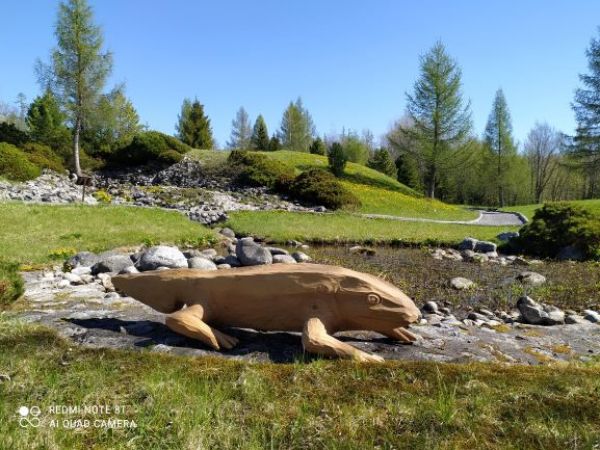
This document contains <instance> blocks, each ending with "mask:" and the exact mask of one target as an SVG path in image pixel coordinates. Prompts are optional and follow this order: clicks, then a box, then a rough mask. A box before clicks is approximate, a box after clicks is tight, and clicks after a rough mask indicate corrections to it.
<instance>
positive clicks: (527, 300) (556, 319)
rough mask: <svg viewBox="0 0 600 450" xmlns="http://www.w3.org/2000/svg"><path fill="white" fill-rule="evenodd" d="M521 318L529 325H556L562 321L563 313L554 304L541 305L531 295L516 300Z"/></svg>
mask: <svg viewBox="0 0 600 450" xmlns="http://www.w3.org/2000/svg"><path fill="white" fill-rule="evenodd" d="M517 308H519V311H520V312H521V318H522V319H523V321H524V322H525V323H529V324H531V325H557V324H559V323H564V320H565V313H564V312H563V311H561V310H560V309H558V308H556V307H554V306H548V305H546V306H543V305H540V304H539V303H538V302H536V301H535V300H533V299H532V298H531V297H525V296H524V297H521V298H520V299H519V300H518V301H517Z"/></svg>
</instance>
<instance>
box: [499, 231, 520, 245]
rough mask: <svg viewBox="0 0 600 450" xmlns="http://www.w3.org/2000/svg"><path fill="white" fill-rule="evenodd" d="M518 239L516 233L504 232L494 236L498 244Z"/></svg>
mask: <svg viewBox="0 0 600 450" xmlns="http://www.w3.org/2000/svg"><path fill="white" fill-rule="evenodd" d="M518 237H519V232H518V231H505V232H503V233H500V234H499V235H498V236H496V238H497V239H498V240H499V241H500V242H508V241H510V240H511V239H514V238H518Z"/></svg>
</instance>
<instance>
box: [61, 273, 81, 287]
mask: <svg viewBox="0 0 600 450" xmlns="http://www.w3.org/2000/svg"><path fill="white" fill-rule="evenodd" d="M63 278H64V279H65V280H67V281H68V282H69V283H71V284H74V285H80V284H85V283H84V282H83V280H82V279H81V277H80V276H79V275H77V274H74V273H69V272H67V273H64V274H63Z"/></svg>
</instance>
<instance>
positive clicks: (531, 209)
mask: <svg viewBox="0 0 600 450" xmlns="http://www.w3.org/2000/svg"><path fill="white" fill-rule="evenodd" d="M568 203H574V204H576V205H579V206H583V207H585V208H587V209H590V210H591V211H595V212H596V213H598V214H600V199H593V200H571V201H569V202H568ZM542 206H543V204H537V205H517V206H508V207H506V208H503V210H504V211H514V212H520V213H521V214H524V215H525V216H526V217H527V219H529V220H531V219H532V218H533V215H534V213H535V210H536V209H538V208H541V207H542Z"/></svg>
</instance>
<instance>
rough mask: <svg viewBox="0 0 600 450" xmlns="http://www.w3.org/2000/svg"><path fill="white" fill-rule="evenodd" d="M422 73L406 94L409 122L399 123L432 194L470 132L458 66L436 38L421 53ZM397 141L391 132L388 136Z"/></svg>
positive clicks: (455, 160)
mask: <svg viewBox="0 0 600 450" xmlns="http://www.w3.org/2000/svg"><path fill="white" fill-rule="evenodd" d="M420 66H421V75H420V77H419V79H418V80H417V81H416V82H415V85H414V88H413V93H412V94H408V93H407V94H406V99H407V116H408V119H409V121H410V124H411V125H410V126H406V127H404V126H401V127H400V130H399V131H400V135H401V136H403V137H404V139H405V140H406V141H409V142H412V143H414V145H413V146H410V147H406V148H405V149H404V151H406V152H410V153H411V155H412V156H414V157H415V158H416V159H417V160H418V162H419V165H420V166H421V167H423V171H424V174H423V179H424V183H425V185H426V190H427V195H428V196H429V197H430V198H435V195H436V188H437V187H438V184H439V182H440V175H441V173H442V172H443V171H444V170H446V169H447V168H448V167H451V166H452V165H456V164H461V159H460V158H457V154H458V152H459V150H460V149H461V148H462V147H463V146H464V145H465V144H466V143H467V142H468V138H469V135H470V133H471V128H472V124H471V113H470V103H467V104H465V103H464V101H463V98H462V93H461V87H462V86H461V70H460V68H459V67H458V65H457V63H456V62H455V61H454V60H453V59H452V58H451V57H450V56H449V55H448V54H447V53H446V49H445V47H444V45H443V44H442V43H441V42H438V43H436V44H435V45H434V47H433V48H432V49H431V50H430V51H429V52H428V53H427V54H425V55H424V56H422V57H421V64H420ZM389 140H390V144H391V145H392V146H394V145H397V144H398V143H396V142H395V139H394V136H391V137H390V138H389Z"/></svg>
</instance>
